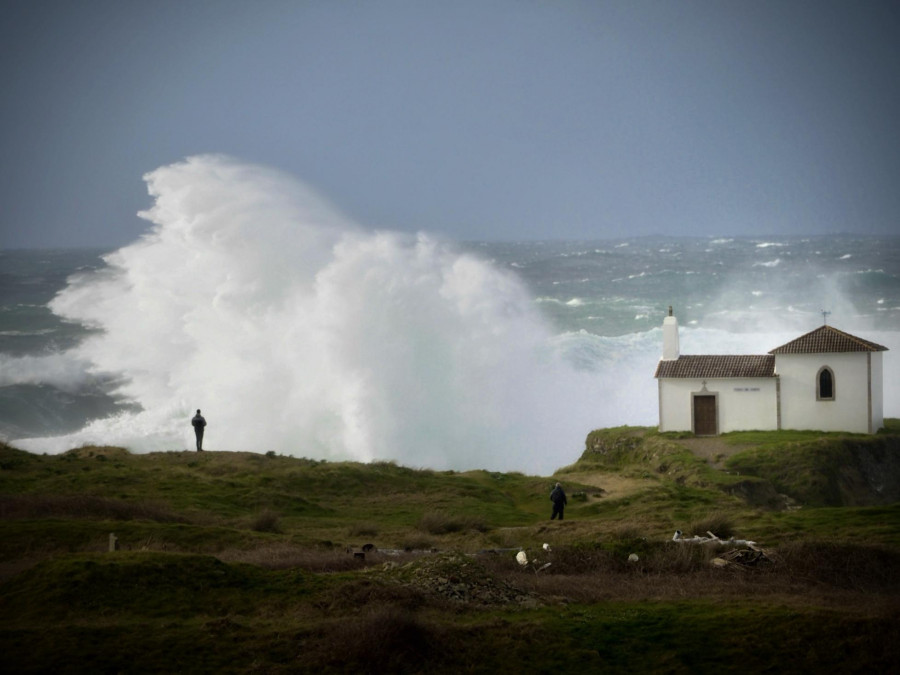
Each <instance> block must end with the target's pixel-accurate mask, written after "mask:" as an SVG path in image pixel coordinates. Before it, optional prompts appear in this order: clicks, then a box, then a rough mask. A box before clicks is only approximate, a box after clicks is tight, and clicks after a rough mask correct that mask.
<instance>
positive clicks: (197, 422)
mask: <svg viewBox="0 0 900 675" xmlns="http://www.w3.org/2000/svg"><path fill="white" fill-rule="evenodd" d="M191 424H192V425H193V426H194V435H195V436H196V437H197V452H203V428H204V427H205V426H206V420H205V419H203V415H201V414H200V409H199V408H197V414H196V415H194V419H192V420H191Z"/></svg>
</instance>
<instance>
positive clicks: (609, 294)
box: [0, 157, 900, 474]
mask: <svg viewBox="0 0 900 675" xmlns="http://www.w3.org/2000/svg"><path fill="white" fill-rule="evenodd" d="M146 179H147V182H148V186H149V189H150V193H151V195H152V196H153V198H154V205H153V206H152V208H150V209H149V210H148V211H147V212H146V213H144V214H143V216H144V217H145V218H146V219H147V220H148V221H149V226H148V231H147V233H146V234H145V235H144V236H143V237H142V238H141V239H139V240H138V241H136V242H134V243H133V244H131V245H129V246H126V247H124V248H122V249H119V250H117V251H106V252H105V251H98V250H41V251H0V434H2V436H3V437H4V438H5V439H7V440H9V441H12V442H13V443H14V444H15V445H16V446H18V447H22V448H25V449H27V450H30V451H34V452H50V453H54V452H62V451H64V450H67V449H69V448H72V447H77V446H80V445H82V444H85V443H98V444H113V445H123V446H126V447H129V448H130V449H132V450H133V451H136V452H144V451H152V450H177V449H186V448H191V447H193V438H192V430H191V427H190V417H191V416H192V415H193V412H194V410H196V409H197V408H201V409H202V410H203V413H204V415H205V416H206V418H207V420H208V422H209V426H208V427H207V434H206V438H205V443H204V444H205V446H206V447H207V448H209V449H211V450H251V451H256V452H266V451H269V450H274V451H276V452H279V453H283V454H291V455H296V456H306V457H316V458H323V459H335V460H337V459H355V460H361V461H371V460H382V459H383V460H395V461H398V462H400V463H402V464H405V465H408V466H417V467H430V468H437V469H447V468H449V469H460V470H464V469H471V468H486V469H496V470H518V471H525V472H530V473H544V474H545V473H549V472H551V471H553V470H554V469H556V468H558V467H560V466H564V465H566V464H569V463H571V462H573V461H575V460H576V459H577V458H578V456H579V455H580V454H581V451H582V450H583V443H584V438H585V436H586V434H587V433H588V432H589V431H590V430H591V429H594V428H597V427H605V426H616V425H620V424H636V425H653V424H656V423H657V421H658V418H657V394H656V392H657V389H656V381H655V380H654V378H653V373H654V370H655V367H656V362H657V360H658V359H659V356H660V350H661V324H662V320H663V318H664V316H665V315H666V313H667V309H668V307H669V306H670V305H671V306H672V307H673V308H674V311H675V314H676V316H677V317H678V319H679V323H680V325H681V350H682V353H686V354H688V353H696V354H700V353H715V354H742V353H765V352H767V351H769V350H770V349H773V348H775V347H777V346H779V345H781V344H783V343H784V342H787V341H788V340H791V339H793V338H795V337H797V336H799V335H801V334H803V333H805V332H807V331H809V330H812V329H814V328H816V327H817V326H819V325H821V323H822V321H823V320H827V322H828V323H829V324H831V325H834V326H836V327H838V328H840V329H842V330H845V331H848V332H850V333H853V334H856V335H859V336H860V337H864V338H866V339H869V340H873V341H875V342H878V343H880V344H882V345H885V346H886V347H888V348H889V349H890V351H889V352H887V353H886V354H885V360H884V367H885V392H884V396H885V415H886V416H888V417H900V386H898V384H897V383H896V380H897V378H896V377H892V376H891V374H892V373H897V372H898V371H897V353H898V352H900V238H873V237H854V236H844V235H841V236H821V237H807V238H796V237H773V236H768V237H746V238H670V237H662V236H660V237H648V238H639V239H623V240H604V241H592V242H575V241H548V242H452V241H447V240H444V239H440V238H438V237H434V236H431V235H428V234H419V235H406V234H400V233H397V232H390V231H373V230H369V229H366V228H364V227H361V226H359V225H357V224H355V223H353V222H351V221H350V220H349V219H347V218H345V217H343V216H342V215H341V214H340V213H338V212H337V211H336V210H335V209H334V208H333V207H332V206H330V205H329V204H327V203H326V202H325V201H324V200H322V199H321V198H319V197H318V196H317V195H315V194H314V193H313V192H312V191H311V190H309V188H307V187H306V186H305V185H303V184H302V183H300V182H298V181H296V180H295V179H293V178H292V177H290V176H285V175H283V174H280V173H277V172H274V171H272V170H269V169H265V168H263V167H257V166H251V165H245V164H241V163H238V162H235V161H234V160H230V159H227V158H222V157H198V158H191V159H190V160H188V161H186V162H183V163H180V164H176V165H172V166H168V167H162V168H161V169H158V170H157V171H155V172H153V173H151V174H148V176H147V177H146Z"/></svg>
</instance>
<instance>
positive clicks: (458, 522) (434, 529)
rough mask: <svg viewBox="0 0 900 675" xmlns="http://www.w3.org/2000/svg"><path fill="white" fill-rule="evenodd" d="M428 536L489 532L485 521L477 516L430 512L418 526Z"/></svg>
mask: <svg viewBox="0 0 900 675" xmlns="http://www.w3.org/2000/svg"><path fill="white" fill-rule="evenodd" d="M416 527H418V528H419V529H420V530H422V531H423V532H427V533H428V534H435V535H437V534H450V533H453V532H469V531H472V530H474V531H476V532H487V531H488V529H489V528H488V526H487V525H486V524H485V522H484V520H482V519H481V518H478V517H476V516H457V517H454V516H449V515H447V514H445V513H441V512H439V511H430V512H428V513H426V514H425V515H423V516H422V518H421V519H420V520H419V522H418V524H417V526H416Z"/></svg>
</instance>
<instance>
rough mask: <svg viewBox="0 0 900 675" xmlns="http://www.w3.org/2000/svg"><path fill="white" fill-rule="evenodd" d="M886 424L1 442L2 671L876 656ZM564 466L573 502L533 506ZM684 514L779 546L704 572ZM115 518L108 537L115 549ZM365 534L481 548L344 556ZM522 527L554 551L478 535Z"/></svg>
mask: <svg viewBox="0 0 900 675" xmlns="http://www.w3.org/2000/svg"><path fill="white" fill-rule="evenodd" d="M890 431H891V433H887V434H882V435H879V436H877V437H874V438H870V437H849V438H845V437H843V436H835V435H826V436H822V435H821V434H814V433H799V434H798V433H794V432H783V433H782V434H765V435H753V434H734V435H727V436H726V437H723V442H726V443H733V444H736V445H737V446H739V447H740V449H741V451H740V452H738V453H736V454H734V455H733V456H732V457H730V458H729V459H728V462H727V466H726V468H725V470H717V469H715V468H713V467H712V466H711V464H710V463H708V462H706V461H703V460H702V459H700V458H698V457H697V456H696V455H695V454H693V453H692V452H691V451H690V450H688V449H686V448H685V446H684V445H682V444H681V443H680V439H679V438H678V437H677V436H670V435H660V434H657V433H655V432H653V431H651V430H648V429H636V428H627V427H623V428H619V429H608V430H600V431H597V432H594V433H592V434H591V435H590V436H589V437H588V439H587V444H586V451H585V454H584V455H583V457H582V458H581V460H579V462H577V463H576V464H575V465H573V466H571V467H566V468H564V469H561V470H560V471H559V472H557V474H556V476H554V477H534V476H525V475H522V474H515V473H512V474H499V473H489V472H484V471H473V472H466V473H456V472H438V471H428V470H413V469H408V468H405V467H400V466H396V465H393V464H390V463H377V464H372V465H361V464H354V463H326V462H316V461H312V460H305V459H296V458H290V457H280V456H271V455H268V456H267V455H257V454H252V453H203V454H198V453H187V452H178V453H156V454H150V455H130V454H129V453H127V452H125V451H123V450H121V449H116V448H83V449H80V450H78V451H73V452H70V453H67V454H66V455H62V456H52V457H50V456H36V455H31V454H28V453H23V452H20V451H17V450H14V449H12V448H8V447H0V515H2V521H0V528H2V529H0V536H2V540H3V542H4V545H3V547H0V572H3V574H4V576H5V577H6V581H5V582H4V584H3V586H2V587H0V654H2V655H0V667H4V670H5V671H7V672H9V671H12V670H15V671H17V672H28V671H32V672H39V671H45V670H53V671H59V672H103V671H107V670H108V671H110V672H177V671H196V672H304V671H306V670H309V671H313V670H314V671H316V672H332V671H333V672H343V671H346V670H347V669H350V668H353V669H357V670H362V671H363V672H386V671H392V672H419V671H422V670H439V671H440V670H443V671H447V672H455V671H470V672H487V671H488V670H496V669H498V668H505V667H508V665H509V663H511V662H512V663H521V664H529V665H530V667H529V668H528V670H529V672H541V671H542V670H547V671H549V670H554V671H556V672H567V671H569V670H575V669H583V668H585V667H588V668H594V669H596V668H602V669H605V670H606V671H608V672H626V671H628V672H635V671H638V672H714V671H715V672H721V671H722V670H725V671H729V670H735V671H739V672H745V671H746V670H748V669H777V670H779V671H780V672H803V671H806V670H809V669H811V668H816V669H819V670H825V671H826V672H834V671H837V670H844V669H845V668H846V667H847V666H848V665H853V664H855V665H854V667H855V668H857V669H860V670H868V671H870V672H871V671H873V670H874V671H877V670H883V669H884V667H886V666H887V665H888V664H890V663H893V662H894V661H896V658H897V657H898V656H900V640H898V639H897V638H900V629H898V628H897V626H898V622H897V621H896V619H897V618H900V617H898V610H897V600H898V599H900V587H898V581H897V580H896V578H895V577H896V574H895V572H894V570H895V569H896V567H897V564H898V562H900V509H898V504H897V501H896V500H891V499H889V498H888V497H887V496H885V495H884V494H882V493H883V492H884V490H882V493H879V492H878V490H873V489H869V490H868V492H867V490H866V485H867V483H866V480H867V479H866V476H865V475H864V474H865V472H866V471H868V472H869V473H871V472H872V470H873V466H875V467H876V468H877V467H878V466H881V467H884V466H893V465H892V464H891V461H893V460H892V458H896V456H897V455H898V453H900V449H898V436H897V433H896V432H897V429H896V427H894V428H892V429H891V430H890ZM861 457H862V458H863V460H864V461H860V459H859V458H861ZM873 457H874V458H875V460H878V461H880V462H881V463H880V464H878V462H877V461H876V462H875V464H873V463H872V462H873V461H875V460H873V459H872V458H873ZM847 467H852V471H851V470H848V469H847ZM555 480H562V481H563V482H564V484H565V485H566V488H567V490H568V492H569V496H570V505H569V508H568V509H567V513H566V515H567V520H566V521H565V522H564V523H558V522H557V523H550V522H548V520H547V518H548V516H549V508H548V507H549V501H548V499H547V495H548V493H549V489H550V486H551V485H552V483H553V482H554V481H555ZM604 485H607V486H614V485H615V486H620V485H624V486H627V489H624V488H623V489H622V490H616V489H613V488H612V487H610V489H609V490H606V491H605V492H603V491H602V490H603V486H604ZM779 494H787V495H789V496H790V497H791V498H792V500H793V501H792V502H790V503H792V504H793V505H794V508H792V509H791V510H784V509H783V508H782V507H783V506H784V505H785V503H787V502H786V501H785V500H784V498H783V497H779ZM867 495H868V496H867ZM879 499H880V501H879ZM797 506H801V507H802V508H796V507H797ZM776 507H777V508H776ZM676 528H677V529H682V530H685V532H687V533H692V532H697V533H703V532H705V530H706V529H713V530H714V531H715V532H716V533H717V534H719V535H720V536H729V535H736V536H740V537H747V538H752V539H754V540H757V541H759V542H760V544H762V545H763V546H764V547H765V548H766V550H767V552H768V554H769V557H770V558H771V559H772V560H773V561H774V562H773V563H772V564H770V565H767V566H764V567H760V568H743V567H735V566H732V567H729V568H724V569H719V568H715V567H713V566H711V565H710V564H709V560H710V558H711V557H712V556H714V555H716V554H717V552H716V551H710V550H706V549H697V548H696V547H685V546H679V545H674V544H671V543H668V542H667V540H668V539H669V538H670V537H671V532H672V531H673V530H674V529H676ZM110 532H115V533H116V535H117V536H118V538H119V542H120V545H121V548H122V550H120V551H117V552H115V553H106V552H104V551H105V550H106V548H107V545H108V537H109V533H110ZM543 542H550V543H551V544H552V545H553V549H554V550H553V551H552V552H551V553H545V552H543V551H542V549H541V544H542V543H543ZM365 543H372V544H374V545H375V546H377V547H378V548H380V549H403V548H410V549H432V548H434V549H438V550H439V551H442V552H463V553H467V554H470V555H468V556H459V555H456V554H446V553H438V554H430V555H424V556H422V555H407V556H405V557H404V556H399V557H395V556H388V555H385V554H369V555H368V557H367V559H366V560H365V561H364V562H361V561H359V560H357V559H355V558H353V556H352V555H350V554H349V553H347V549H351V550H354V551H358V550H359V547H360V546H361V545H362V544H365ZM518 547H524V548H525V549H526V550H527V551H528V553H529V556H531V557H538V558H541V559H542V562H543V560H550V561H551V562H553V565H552V566H551V567H550V568H549V569H547V570H545V571H543V572H541V573H540V574H536V573H535V572H534V571H533V570H532V569H530V568H528V569H521V568H519V567H518V565H516V564H515V563H514V561H513V559H512V552H503V551H501V552H498V553H495V554H482V555H473V554H476V553H477V552H479V551H483V550H484V549H506V548H513V549H518ZM632 552H633V553H637V554H638V555H639V558H640V561H639V562H638V563H631V564H629V563H628V562H627V556H628V555H629V553H632ZM732 666H733V667H732Z"/></svg>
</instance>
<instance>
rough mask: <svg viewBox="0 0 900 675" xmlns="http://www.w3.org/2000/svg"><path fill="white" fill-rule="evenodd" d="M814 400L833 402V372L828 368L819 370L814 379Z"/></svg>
mask: <svg viewBox="0 0 900 675" xmlns="http://www.w3.org/2000/svg"><path fill="white" fill-rule="evenodd" d="M816 399H817V400H819V401H833V400H834V372H833V371H832V370H831V368H829V367H828V366H825V367H823V368H822V369H821V370H819V375H818V376H817V378H816Z"/></svg>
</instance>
